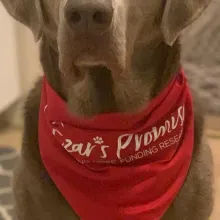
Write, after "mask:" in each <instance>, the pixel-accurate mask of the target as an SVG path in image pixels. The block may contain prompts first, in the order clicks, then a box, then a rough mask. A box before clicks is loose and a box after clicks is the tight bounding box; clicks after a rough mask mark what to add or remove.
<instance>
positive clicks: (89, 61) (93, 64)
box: [74, 55, 122, 79]
mask: <svg viewBox="0 0 220 220" xmlns="http://www.w3.org/2000/svg"><path fill="white" fill-rule="evenodd" d="M74 66H75V72H76V76H77V77H78V78H81V79H83V78H84V77H85V76H86V75H87V74H94V75H96V74H97V73H99V74H105V73H110V74H111V76H112V78H114V79H115V78H118V77H119V76H120V75H121V71H122V70H121V69H120V68H119V67H118V66H117V65H116V64H115V63H114V62H111V61H109V60H108V61H105V60H104V59H97V58H96V57H94V56H91V55H86V56H80V58H77V59H76V60H75V62H74Z"/></svg>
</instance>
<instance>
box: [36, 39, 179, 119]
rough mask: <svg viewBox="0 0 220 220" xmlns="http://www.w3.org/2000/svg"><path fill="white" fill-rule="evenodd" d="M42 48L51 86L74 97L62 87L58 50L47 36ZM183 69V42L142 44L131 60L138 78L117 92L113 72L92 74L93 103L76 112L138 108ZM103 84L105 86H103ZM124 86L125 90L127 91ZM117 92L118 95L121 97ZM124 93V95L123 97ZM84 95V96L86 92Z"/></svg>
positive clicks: (45, 68) (59, 92)
mask: <svg viewBox="0 0 220 220" xmlns="http://www.w3.org/2000/svg"><path fill="white" fill-rule="evenodd" d="M155 45H157V46H155ZM40 51H41V53H40V54H41V63H42V66H43V71H44V73H45V75H46V77H47V79H48V81H49V83H50V85H51V86H52V88H53V89H54V90H55V91H56V92H57V93H58V94H59V95H60V96H61V97H62V98H63V99H64V100H68V101H69V99H70V97H68V96H67V95H66V91H64V86H62V82H63V81H62V77H61V73H60V71H59V67H58V59H59V58H58V52H57V50H56V49H54V48H53V47H52V46H51V45H49V43H48V42H47V40H46V38H43V39H42V43H41V50H40ZM179 68H180V44H179V42H177V43H176V44H175V45H174V46H173V47H169V46H167V45H165V44H164V43H163V42H162V41H161V42H160V43H158V44H154V45H153V44H151V45H146V46H143V45H142V46H140V47H137V48H135V50H134V53H133V56H132V61H131V69H132V70H131V71H132V74H133V75H134V76H135V77H133V78H132V79H131V80H128V81H129V83H127V84H126V83H125V84H124V85H123V84H121V87H122V89H121V88H120V89H118V90H116V91H112V90H113V86H112V80H111V76H110V75H109V74H107V73H106V74H105V73H103V74H100V73H97V74H94V75H93V74H92V75H93V76H94V77H91V78H94V79H91V81H93V82H92V83H91V84H92V85H89V87H90V89H91V90H93V89H94V91H89V93H91V94H93V96H92V95H91V97H89V99H91V100H88V102H90V103H89V104H90V107H89V108H88V109H85V110H84V109H82V107H80V110H79V111H82V112H79V111H77V110H75V109H74V111H75V112H76V113H77V114H81V113H82V114H83V115H87V116H91V115H94V114H98V113H101V112H106V111H109V112H112V111H118V112H132V111H136V110H138V109H139V108H141V107H142V106H143V105H145V103H146V102H147V101H149V100H150V99H152V98H153V97H155V96H157V94H158V93H159V92H160V91H161V90H162V89H163V88H164V87H165V86H166V84H167V83H168V81H169V80H170V79H171V78H172V76H173V75H175V74H176V73H177V72H178V71H179ZM100 77H101V78H100ZM96 81H97V82H96ZM99 82H100V83H99ZM103 82H106V83H103ZM132 82H135V85H134V86H132ZM103 84H105V85H104V86H101V85H103ZM99 85H100V86H99ZM123 86H124V87H123ZM97 88H98V89H97ZM123 89H125V90H124V91H123ZM95 90H96V91H95ZM114 93H116V94H118V95H117V97H116V96H115V95H114ZM100 94H101V95H100ZM120 94H122V95H121V96H120ZM134 94H135V95H134ZM81 96H84V95H83V94H82V95H81ZM97 96H98V98H97ZM81 98H82V100H85V97H81ZM78 99H79V98H78ZM103 100H105V101H103ZM73 102H74V98H72V97H71V100H70V103H71V104H72V105H73V106H74V105H77V104H74V103H73ZM102 102H103V103H102ZM93 103H95V104H93ZM97 103H98V104H97ZM70 108H71V107H70ZM74 108H75V107H74ZM76 109H77V108H76Z"/></svg>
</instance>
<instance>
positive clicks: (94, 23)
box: [65, 0, 113, 34]
mask: <svg viewBox="0 0 220 220" xmlns="http://www.w3.org/2000/svg"><path fill="white" fill-rule="evenodd" d="M65 17H66V21H67V23H68V25H69V26H70V27H71V28H72V29H73V30H74V31H75V32H81V33H82V32H85V33H88V34H95V33H102V32H103V31H105V30H106V29H107V28H109V26H110V25H111V22H112V17H113V8H112V5H111V4H109V3H107V4H103V3H100V1H97V2H94V1H92V2H90V0H87V1H86V2H85V0H84V1H80V0H74V1H73V0H72V1H71V0H69V1H67V4H66V6H65Z"/></svg>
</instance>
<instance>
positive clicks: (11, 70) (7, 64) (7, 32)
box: [0, 4, 21, 112]
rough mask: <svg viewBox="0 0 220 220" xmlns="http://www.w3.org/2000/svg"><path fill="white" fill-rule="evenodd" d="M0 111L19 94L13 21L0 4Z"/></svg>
mask: <svg viewBox="0 0 220 220" xmlns="http://www.w3.org/2000/svg"><path fill="white" fill-rule="evenodd" d="M0 27H1V28H0V112H1V111H2V110H3V109H4V108H6V107H8V106H9V105H10V104H11V103H12V102H14V101H15V100H16V99H17V98H18V97H19V95H20V92H21V88H20V82H19V67H18V59H17V47H16V27H15V22H14V21H13V19H12V18H10V17H9V16H8V15H7V13H6V11H5V9H4V8H3V6H2V5H1V4H0Z"/></svg>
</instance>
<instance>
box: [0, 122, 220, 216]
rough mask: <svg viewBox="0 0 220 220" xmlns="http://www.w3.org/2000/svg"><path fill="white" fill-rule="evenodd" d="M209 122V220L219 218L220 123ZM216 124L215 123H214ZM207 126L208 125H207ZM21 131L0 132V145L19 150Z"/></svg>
mask: <svg viewBox="0 0 220 220" xmlns="http://www.w3.org/2000/svg"><path fill="white" fill-rule="evenodd" d="M209 122H210V123H211V124H212V123H214V126H212V128H214V129H207V135H208V137H209V144H210V146H211V148H212V151H213V155H214V163H215V208H214V211H213V215H212V217H211V218H210V220H219V219H220V130H216V126H217V128H219V126H220V123H216V120H215V119H214V120H213V121H212V122H211V121H209ZM216 124H217V125H216ZM208 126H209V125H208ZM21 139H22V131H21V130H19V129H9V130H6V131H4V132H3V133H0V146H13V147H15V149H17V150H19V149H20V146H21Z"/></svg>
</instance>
